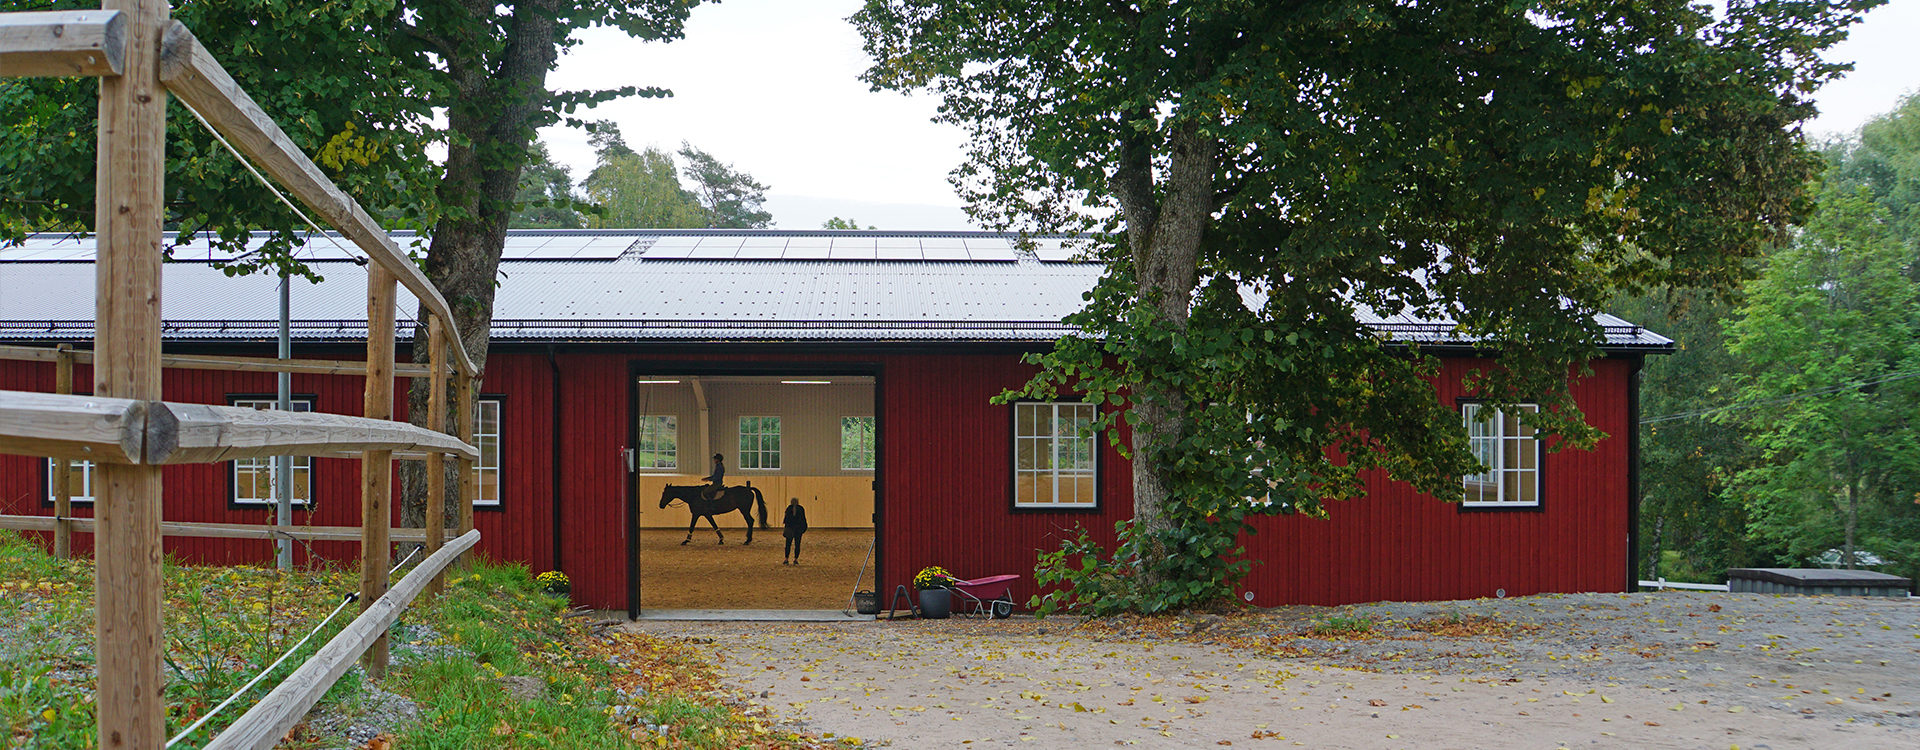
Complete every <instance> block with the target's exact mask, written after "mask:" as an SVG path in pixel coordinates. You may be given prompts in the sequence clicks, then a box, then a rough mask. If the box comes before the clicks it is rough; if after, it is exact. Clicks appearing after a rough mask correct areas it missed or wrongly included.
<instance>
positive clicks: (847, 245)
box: [827, 237, 874, 260]
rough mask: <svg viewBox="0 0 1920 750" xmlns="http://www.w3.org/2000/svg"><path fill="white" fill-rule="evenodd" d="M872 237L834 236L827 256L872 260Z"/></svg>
mask: <svg viewBox="0 0 1920 750" xmlns="http://www.w3.org/2000/svg"><path fill="white" fill-rule="evenodd" d="M873 253H874V242H873V238H872V237H835V238H833V249H832V250H831V251H829V252H828V253H827V257H828V258H831V259H833V260H873V258H874V254H873Z"/></svg>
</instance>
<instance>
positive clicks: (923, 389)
mask: <svg viewBox="0 0 1920 750" xmlns="http://www.w3.org/2000/svg"><path fill="white" fill-rule="evenodd" d="M734 349H735V350H744V351H746V352H747V353H744V354H727V355H716V354H701V353H691V354H689V353H684V352H681V353H674V352H661V353H646V354H631V353H623V352H616V351H612V350H609V349H600V350H597V351H596V350H589V351H587V352H584V353H582V352H573V353H567V352H564V351H563V352H562V353H559V354H557V355H556V356H553V357H552V358H551V359H550V358H549V357H548V355H547V354H546V353H544V352H541V351H530V350H519V351H514V350H507V351H496V352H495V353H494V354H493V355H491V357H490V359H489V362H488V366H487V375H486V380H485V382H484V384H483V385H482V387H481V389H480V390H481V392H482V393H483V394H486V395H500V396H503V397H504V402H503V409H504V415H503V416H504V424H505V431H506V437H505V444H504V448H503V449H504V451H505V455H504V457H503V462H504V464H505V467H506V469H505V471H503V472H502V474H503V477H502V480H503V482H504V494H505V497H504V502H503V504H502V507H501V508H500V509H497V510H490V509H481V510H480V511H478V512H477V514H476V518H477V524H478V526H479V528H480V529H481V531H482V533H483V541H482V542H481V546H480V550H481V552H482V554H485V555H487V556H489V557H492V558H495V559H504V560H517V561H521V562H524V563H526V564H527V565H528V566H529V567H530V568H531V569H533V570H535V571H541V570H547V569H550V568H551V567H553V565H554V541H553V540H554V534H553V519H554V517H555V515H556V514H555V509H556V505H555V504H556V503H557V509H558V516H559V517H560V524H561V526H560V528H561V535H560V536H561V538H562V541H561V543H560V548H559V552H560V561H559V566H560V568H561V569H563V570H565V571H566V572H567V574H568V575H569V576H570V577H571V578H572V579H573V583H574V598H575V600H576V602H577V603H580V604H588V605H592V606H596V607H605V608H615V609H618V608H624V607H625V606H626V591H627V566H626V559H627V558H626V545H627V531H626V530H627V516H626V506H625V503H626V502H627V499H626V497H625V494H626V492H627V489H626V482H625V479H626V476H625V471H624V466H623V464H622V460H621V457H620V454H619V450H620V449H621V448H623V447H625V445H626V443H627V439H628V424H627V419H628V417H629V409H630V405H629V404H628V372H629V367H630V365H631V364H632V363H635V362H642V363H644V362H648V361H654V362H662V361H672V362H675V363H699V362H706V363H712V364H713V365H714V366H716V367H722V366H726V365H728V364H730V363H731V364H738V363H770V362H789V363H814V364H826V363H840V364H846V365H855V364H857V365H861V366H877V368H878V370H879V376H878V382H877V388H876V397H875V398H876V400H877V402H878V403H876V406H877V407H878V410H879V416H880V430H881V434H880V471H879V479H880V482H881V496H880V497H881V499H880V505H881V510H880V513H881V539H880V550H879V556H880V565H879V569H878V570H879V575H880V580H879V584H880V586H879V587H878V588H877V590H879V591H880V592H882V594H883V598H884V594H885V593H886V592H889V591H890V590H891V588H892V587H893V586H894V585H896V584H900V583H906V582H908V581H909V580H910V579H911V577H912V575H913V573H914V571H917V570H918V569H919V568H921V567H922V566H925V565H934V564H938V565H943V566H945V567H947V568H948V569H949V570H952V571H953V572H955V573H956V574H959V575H962V576H965V577H976V576H985V575H996V574H1001V573H1020V574H1022V575H1023V576H1026V579H1025V580H1024V581H1023V585H1022V586H1021V587H1020V588H1019V589H1018V590H1017V591H1016V595H1017V596H1018V597H1020V598H1021V599H1022V601H1024V599H1025V597H1026V596H1027V595H1029V594H1031V593H1033V589H1032V580H1031V571H1032V567H1033V563H1034V555H1035V553H1036V552H1037V551H1040V550H1051V549H1054V548H1056V547H1057V546H1058V544H1059V542H1060V540H1061V539H1063V538H1067V537H1070V536H1073V535H1075V534H1076V533H1077V529H1078V528H1080V527H1085V528H1087V529H1088V530H1089V531H1091V532H1092V533H1093V534H1094V535H1095V536H1096V537H1097V538H1101V539H1103V540H1110V539H1111V537H1112V530H1113V524H1114V522H1115V521H1118V520H1120V519H1122V518H1124V517H1126V516H1127V515H1129V514H1130V513H1131V510H1132V490H1131V480H1130V478H1129V474H1128V470H1127V464H1126V462H1125V461H1124V460H1122V459H1121V458H1120V457H1119V455H1118V454H1117V453H1116V452H1115V451H1113V450H1112V449H1110V448H1106V447H1104V445H1103V448H1102V452H1101V454H1100V457H1099V460H1100V486H1101V493H1102V497H1101V501H1102V507H1101V509H1100V510H1099V511H1097V512H1085V511H1078V512H1076V511H1061V512H1024V511H1023V512H1018V513H1016V512H1012V511H1011V510H1010V502H1009V495H1010V493H1011V483H1010V481H1009V476H1010V474H1011V471H1012V470H1011V463H1012V461H1011V451H1012V445H1011V444H1012V440H1011V430H1012V426H1011V419H1012V409H1011V407H1008V406H995V405H992V404H990V403H988V399H990V398H991V397H992V396H994V395H995V394H997V393H999V392H1000V391H1001V390H1002V389H1003V388H1006V387H1011V386H1015V385H1018V384H1020V383H1022V382H1024V381H1025V380H1026V378H1027V377H1028V376H1029V375H1030V374H1031V372H1032V369H1031V368H1030V367H1029V366H1027V365H1023V364H1021V363H1020V362H1019V361H1018V356H1017V354H1015V353H1012V352H1007V351H1004V350H1003V351H997V352H991V353H988V352H973V353H966V352H962V351H956V352H955V353H926V352H920V353H907V352H901V353H884V352H882V353H874V354H827V353H821V354H810V353H791V352H789V351H775V350H771V349H762V350H760V351H757V352H756V351H754V350H753V349H752V348H751V347H748V346H745V345H742V346H737V347H734ZM649 351H650V352H660V351H661V350H658V349H654V350H649ZM1470 365H1471V360H1464V359H1462V360H1453V361H1450V362H1449V363H1448V365H1447V370H1446V373H1445V375H1444V376H1443V378H1442V381H1443V384H1442V386H1441V387H1440V393H1439V395H1440V398H1441V399H1443V400H1444V401H1445V402H1447V403H1449V404H1451V403H1453V402H1454V401H1455V400H1456V399H1457V398H1458V397H1459V396H1460V395H1461V394H1460V393H1459V391H1458V386H1457V382H1458V377H1457V374H1458V372H1459V371H1460V370H1462V369H1463V368H1465V367H1468V366H1470ZM554 367H557V368H558V369H559V373H560V374H559V384H560V388H561V392H560V410H559V413H558V421H559V425H558V439H559V444H558V448H559V453H560V455H561V461H562V465H561V471H559V472H557V485H556V483H555V480H556V472H555V471H554V464H553V456H554V453H555V451H554V448H555V443H554V438H555V431H554V416H555V415H554V410H553V408H552V405H553V403H554V394H553V390H552V387H553V384H554V382H555V380H554V376H553V374H552V369H551V368H554ZM1631 368H1632V363H1631V362H1630V361H1629V360H1603V361H1597V362H1595V363H1594V369H1595V375H1594V376H1593V377H1591V378H1587V379H1585V380H1582V381H1580V382H1578V383H1576V384H1575V386H1574V394H1575V397H1576V398H1577V399H1578V400H1579V403H1580V404H1581V406H1582V408H1583V409H1584V410H1585V411H1586V412H1587V415H1588V418H1589V420H1590V421H1592V422H1593V423H1594V424H1595V425H1596V426H1598V427H1599V428H1600V429H1601V430H1603V431H1605V432H1606V433H1607V434H1609V435H1611V436H1612V437H1609V438H1608V439H1606V440H1604V441H1602V442H1601V443H1600V445H1599V446H1598V447H1597V448H1595V449H1594V450H1593V451H1587V452H1582V451H1565V452H1560V453H1554V454H1549V455H1548V456H1547V459H1546V462H1545V464H1544V466H1545V475H1544V493H1543V503H1542V507H1541V508H1540V509H1538V510H1532V509H1528V510H1498V511H1479V510H1466V509H1463V508H1461V507H1460V506H1459V505H1458V504H1455V503H1445V502H1441V501H1439V500H1436V499H1433V498H1430V497H1425V496H1421V495H1418V494H1416V493H1413V492H1412V491H1411V490H1410V489H1409V488H1408V487H1407V486H1406V485H1405V484H1402V483H1399V482H1392V481H1388V480H1385V479H1383V478H1379V477H1375V478H1373V479H1372V480H1370V482H1369V491H1370V495H1369V497H1368V498H1366V499H1364V500H1359V501H1354V502H1349V503H1345V504H1341V505H1335V506H1333V507H1331V508H1330V511H1331V518H1330V519H1328V520H1317V519H1306V518H1295V517H1281V518H1272V519H1262V520H1261V521H1260V522H1259V523H1258V524H1257V529H1258V530H1257V533H1254V534H1252V535H1250V536H1249V537H1248V538H1247V539H1246V540H1245V541H1246V544H1247V550H1248V554H1249V555H1250V556H1252V557H1253V558H1255V559H1257V560H1259V561H1261V563H1260V564H1258V565H1256V567H1255V568H1254V570H1253V572H1252V574H1251V575H1250V576H1249V578H1248V579H1247V581H1246V586H1245V588H1246V589H1247V590H1250V591H1252V592H1253V593H1254V595H1255V598H1254V603H1255V604H1257V605H1263V606H1272V605H1277V604H1283V603H1313V604H1335V603H1344V602H1354V601H1369V600H1379V599H1400V600H1413V599H1444V598H1458V597H1476V596H1491V595H1493V594H1494V593H1495V591H1496V590H1498V589H1503V588H1504V589H1505V591H1506V593H1507V594H1508V595H1521V594H1528V593H1535V592H1541V591H1619V590H1621V589H1622V588H1623V587H1624V585H1625V583H1626V578H1627V575H1626V565H1627V533H1628V524H1627V508H1628V491H1627V484H1626V482H1627V473H1628V471H1627V469H1628V460H1627V459H1628V457H1627V451H1626V443H1627V440H1626V437H1625V436H1626V435H1627V432H1628V430H1629V429H1630V426H1629V425H1628V419H1629V417H1628V411H1627V393H1628V379H1629V376H1630V374H1631ZM79 369H80V370H82V372H80V373H78V378H77V380H78V381H79V382H80V383H82V384H83V385H82V386H81V387H82V389H84V388H85V387H86V386H85V385H84V384H85V383H86V382H88V378H90V377H91V374H90V373H87V372H85V371H84V370H85V368H79ZM681 369H683V370H684V369H685V368H681ZM360 384H361V380H360V378H357V377H335V376H295V377H294V392H295V393H302V394H305V393H312V394H315V396H316V404H315V408H316V409H317V410H319V411H327V412H335V413H344V414H357V413H358V412H359V410H360V404H361V385H360ZM165 388H166V394H167V398H168V399H169V400H174V401H198V402H204V403H224V402H225V400H226V397H227V395H228V394H234V393H270V392H272V391H273V376H272V375H268V374H253V373H230V372H207V371H187V370H181V371H169V372H168V373H167V375H166V381H165ZM0 389H13V390H28V391H40V392H51V391H52V390H53V383H52V366H51V365H50V364H28V363H18V362H0ZM399 406H400V409H401V413H402V414H403V415H404V411H405V404H404V403H402V404H400V405H399ZM403 418H404V417H403ZM41 462H42V459H37V458H27V457H21V456H0V513H11V514H39V515H48V514H51V512H52V509H51V507H50V506H49V505H47V504H46V502H45V499H44V498H45V491H44V488H45V481H46V480H45V477H44V474H43V473H42V469H41V468H40V467H41ZM227 471H228V469H227V465H226V464H217V465H210V466H181V467H170V468H168V469H167V474H166V482H167V501H166V503H167V504H166V510H165V517H166V518H167V519H169V520H189V521H220V522H253V523H261V522H267V521H268V520H269V519H270V513H271V511H270V510H268V509H266V508H250V507H249V508H234V507H233V506H232V505H231V504H230V503H229V502H228V501H227V498H228V496H229V490H228V487H227ZM357 477H358V468H357V466H356V465H355V462H353V461H350V460H337V459H319V460H317V461H316V462H315V476H314V495H315V497H316V498H317V503H316V507H315V509H314V510H312V511H311V512H308V511H296V522H299V523H308V522H309V521H308V520H307V519H308V518H311V519H312V520H311V521H310V523H312V524H315V525H340V526H351V525H357V524H358V523H359V495H358V489H357ZM643 500H645V499H644V498H643ZM80 512H81V513H82V514H85V513H87V512H89V511H87V510H84V509H83V510H81V511H80ZM75 542H76V546H77V548H78V549H80V550H81V551H83V552H84V551H87V550H89V549H90V544H91V539H90V535H78V536H77V537H76V539H75ZM354 547H355V545H353V544H352V543H331V544H316V545H314V551H315V552H316V553H318V554H320V555H322V556H324V557H328V558H333V559H341V560H350V559H352V558H353V557H354V554H355V549H354ZM166 549H167V551H168V552H169V553H170V554H174V555H177V556H180V557H182V558H183V559H188V560H194V561H206V562H221V563H232V562H261V561H265V560H269V559H271V555H272V551H271V544H270V543H269V542H265V541H242V540H213V539H184V538H183V539H169V540H167V544H166ZM302 559H304V554H303V556H302ZM647 580H648V583H649V584H652V585H659V584H658V582H656V581H654V580H653V579H651V578H649V579H647Z"/></svg>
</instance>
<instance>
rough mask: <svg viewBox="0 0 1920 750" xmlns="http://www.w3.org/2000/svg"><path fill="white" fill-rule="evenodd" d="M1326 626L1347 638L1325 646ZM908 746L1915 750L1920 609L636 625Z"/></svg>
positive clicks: (1495, 609) (1655, 603)
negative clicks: (1341, 625) (1353, 627)
mask: <svg viewBox="0 0 1920 750" xmlns="http://www.w3.org/2000/svg"><path fill="white" fill-rule="evenodd" d="M1332 618H1350V619H1352V620H1367V621H1371V622H1373V623H1375V624H1374V626H1373V627H1372V629H1371V630H1370V631H1369V632H1367V633H1365V634H1361V635H1357V636H1334V635H1317V634H1315V631H1316V630H1317V629H1320V628H1321V627H1322V626H1323V625H1325V624H1326V623H1328V622H1329V621H1330V620H1331V619H1332ZM629 627H635V628H640V629H643V630H645V631H648V632H653V633H656V634H660V635H666V636H678V637H683V638H686V639H687V642H688V644H689V646H690V647H694V648H698V649H701V650H702V651H703V652H705V653H707V654H708V655H709V656H710V657H711V658H713V659H714V660H715V661H716V662H717V663H718V664H719V665H720V667H721V668H722V669H723V670H724V671H725V672H726V674H727V675H728V677H729V679H730V681H731V683H732V685H733V687H734V688H735V689H736V690H738V691H739V692H740V694H741V695H742V696H744V697H745V698H746V699H748V700H751V701H754V702H757V703H760V704H763V705H765V706H767V707H768V708H770V709H772V710H773V711H774V712H775V713H777V714H781V715H784V716H787V717H790V718H791V720H792V721H794V722H796V723H798V724H802V725H804V726H805V727H806V728H808V729H811V730H813V731H817V732H832V733H836V734H838V735H841V736H850V737H858V738H860V739H861V740H863V741H865V742H868V743H872V744H890V745H892V746H895V747H979V746H1005V747H1105V746H1114V745H1140V746H1146V747H1221V746H1241V747H1247V746H1251V747H1291V746H1305V747H1328V748H1392V747H1408V748H1414V747H1418V748H1456V747H1457V748H1519V747H1528V748H1531V747H1540V748H1556V747H1568V748H1573V747H1636V748H1638V747H1647V748H1720V749H1721V750H1725V749H1726V748H1730V747H1739V748H1747V749H1749V750H1751V749H1752V748H1829V747H1831V748H1882V747H1884V748H1914V747H1920V603H1915V602H1911V601H1893V600H1867V599H1836V598H1826V597H1821V598H1808V597H1771V596H1753V595H1733V594H1694V593H1674V592H1668V593H1648V594H1606V595H1564V596H1560V595H1554V596H1537V597H1523V598H1517V599H1505V600H1477V601H1468V602H1438V603H1419V604H1406V603H1382V604H1370V605H1356V606H1347V607H1336V608H1318V607H1293V608H1284V609H1278V610H1272V611H1266V612H1260V613H1253V614H1245V615H1232V616H1225V617H1221V616H1211V615H1199V616H1187V617H1166V618H1148V619H1124V620H1108V621H1099V622H1094V623H1083V622H1081V621H1079V620H1075V619H1071V618H1058V617H1056V618H1051V619H1048V620H1045V621H1035V620H1033V619H1030V618H1020V617H1016V618H1015V619H1013V620H1006V621H991V620H984V619H975V618H966V619H954V620H948V621H904V622H899V623H890V622H879V623H871V624H866V623H861V624H819V625H803V624H766V623H634V624H632V625H630V626H629Z"/></svg>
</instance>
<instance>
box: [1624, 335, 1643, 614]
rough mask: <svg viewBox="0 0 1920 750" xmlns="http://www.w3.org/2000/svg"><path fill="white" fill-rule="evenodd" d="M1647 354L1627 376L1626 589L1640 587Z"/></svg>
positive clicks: (1636, 358) (1636, 360)
mask: <svg viewBox="0 0 1920 750" xmlns="http://www.w3.org/2000/svg"><path fill="white" fill-rule="evenodd" d="M1644 364H1646V357H1644V356H1642V357H1635V358H1634V359H1633V372H1632V373H1631V374H1629V375H1628V376H1627V590H1628V591H1639V590H1640V376H1641V374H1642V370H1641V369H1640V368H1641V366H1642V365H1644Z"/></svg>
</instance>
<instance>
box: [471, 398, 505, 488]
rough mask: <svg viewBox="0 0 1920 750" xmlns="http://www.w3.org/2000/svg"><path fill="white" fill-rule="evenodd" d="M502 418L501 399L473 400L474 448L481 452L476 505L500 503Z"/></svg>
mask: <svg viewBox="0 0 1920 750" xmlns="http://www.w3.org/2000/svg"><path fill="white" fill-rule="evenodd" d="M500 417H501V413H500V399H497V398H482V399H476V400H475V401H474V402H473V421H474V425H473V447H474V448H476V449H478V450H479V451H480V460H478V461H475V462H473V474H474V480H475V481H474V490H473V504H474V505H499V504H500Z"/></svg>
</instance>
